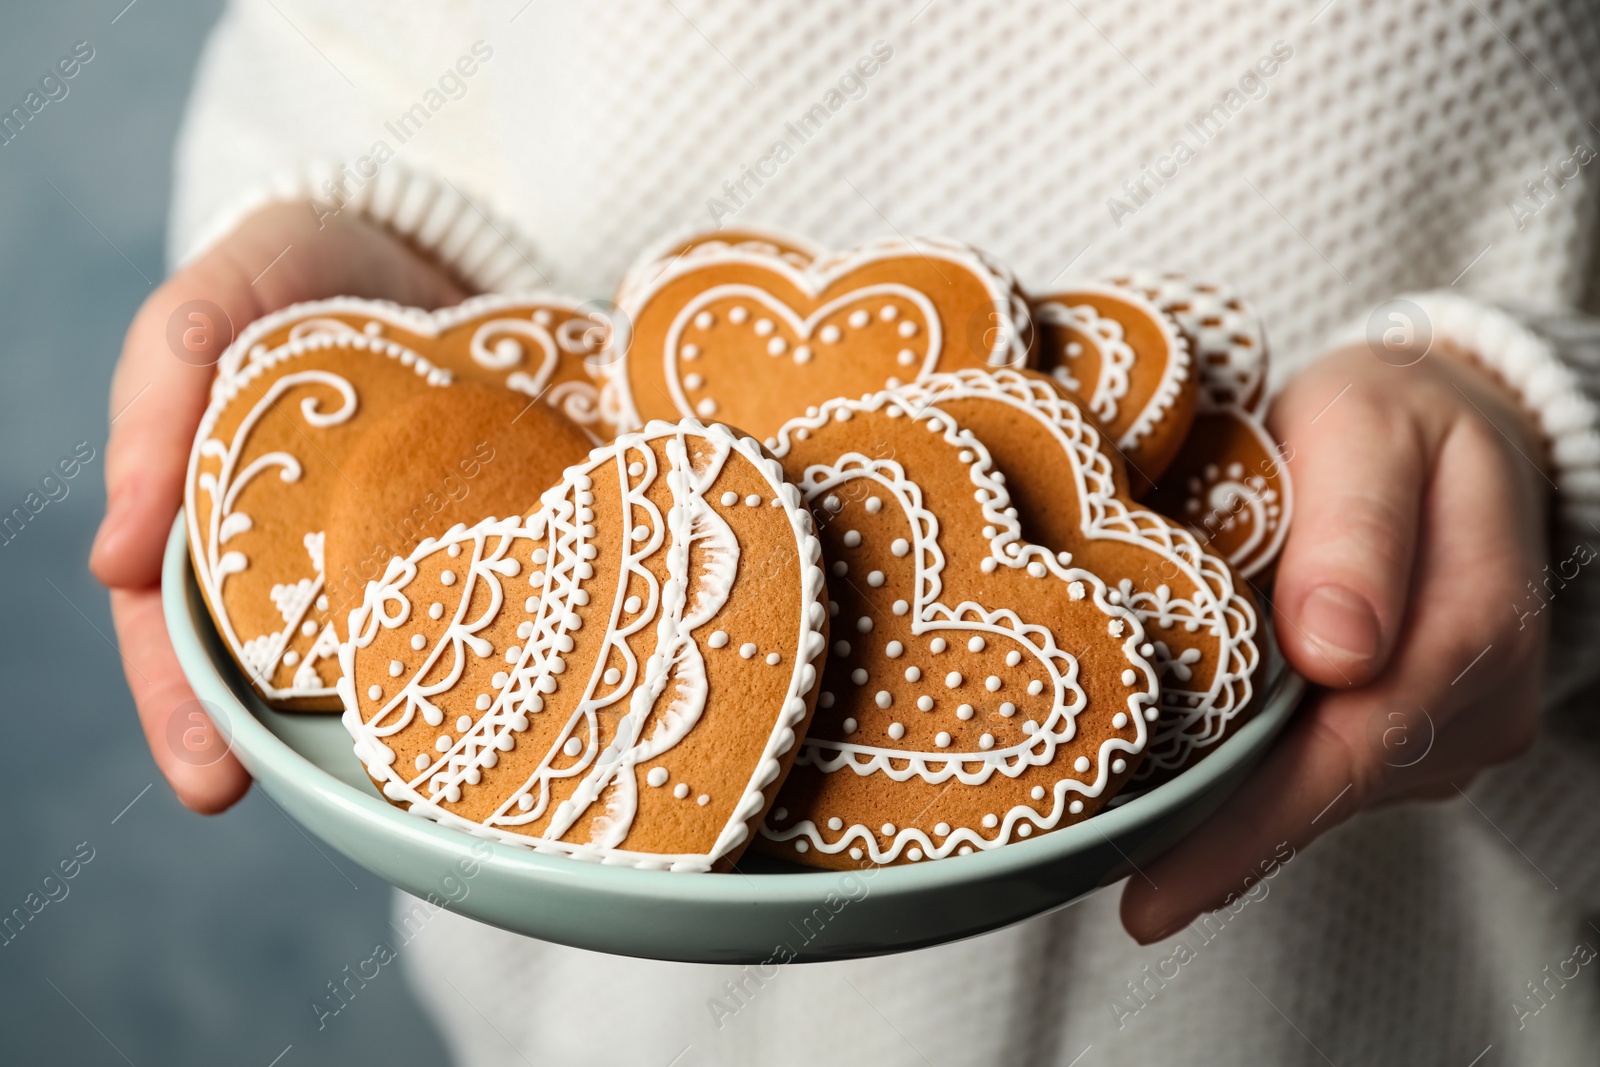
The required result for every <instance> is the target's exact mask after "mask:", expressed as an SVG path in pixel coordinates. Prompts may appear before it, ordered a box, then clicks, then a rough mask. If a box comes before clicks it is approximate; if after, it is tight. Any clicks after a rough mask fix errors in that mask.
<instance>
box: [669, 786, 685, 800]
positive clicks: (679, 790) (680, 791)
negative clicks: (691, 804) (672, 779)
mask: <svg viewBox="0 0 1600 1067" xmlns="http://www.w3.org/2000/svg"><path fill="white" fill-rule="evenodd" d="M672 795H673V796H675V797H677V798H678V799H679V800H683V799H684V798H685V797H687V796H688V795H689V783H688V782H679V783H678V784H677V785H675V786H673V787H672Z"/></svg>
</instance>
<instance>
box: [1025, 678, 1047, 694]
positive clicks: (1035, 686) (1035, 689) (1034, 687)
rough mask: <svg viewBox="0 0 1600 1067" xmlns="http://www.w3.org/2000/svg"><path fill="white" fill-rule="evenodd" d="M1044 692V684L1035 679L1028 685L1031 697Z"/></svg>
mask: <svg viewBox="0 0 1600 1067" xmlns="http://www.w3.org/2000/svg"><path fill="white" fill-rule="evenodd" d="M1042 692H1044V683H1043V682H1041V681H1039V679H1037V678H1035V679H1034V680H1033V681H1031V682H1029V683H1028V695H1029V696H1031V697H1036V696H1038V695H1039V694H1040V693H1042Z"/></svg>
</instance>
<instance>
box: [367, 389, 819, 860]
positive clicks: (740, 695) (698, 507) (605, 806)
mask: <svg viewBox="0 0 1600 1067" xmlns="http://www.w3.org/2000/svg"><path fill="white" fill-rule="evenodd" d="M811 531H812V525H811V519H810V516H809V515H808V514H807V512H806V510H805V508H804V507H803V505H802V504H801V503H800V497H799V494H798V493H797V492H796V491H795V489H794V487H793V486H791V485H788V484H787V483H785V481H784V478H783V472H782V470H781V468H780V467H779V466H778V464H777V463H775V462H774V461H773V460H771V459H770V458H768V457H767V456H766V455H765V454H764V453H763V452H762V450H761V446H760V445H758V444H757V443H756V442H755V441H754V440H752V439H750V438H741V437H738V436H736V435H735V434H733V433H732V432H731V431H729V430H728V429H726V428H725V427H721V426H710V427H702V426H701V425H699V424H698V423H696V422H694V421H693V420H685V421H684V422H682V423H680V424H672V423H662V422H657V423H651V424H650V425H649V426H648V427H646V428H645V430H644V431H643V432H641V433H635V434H625V435H623V436H621V437H619V438H617V440H616V441H615V442H613V443H612V444H610V445H607V446H605V447H603V448H599V449H596V450H595V451H594V452H593V453H591V454H590V457H589V459H588V460H587V461H586V462H584V463H582V464H580V465H578V466H575V467H572V468H570V469H569V470H568V471H567V473H566V476H565V478H564V479H563V480H562V482H561V484H559V485H558V486H555V487H553V488H551V489H550V490H548V491H547V492H546V493H545V494H544V498H543V502H542V504H541V506H540V507H539V508H538V509H537V510H535V511H533V512H531V513H530V514H529V515H527V516H526V517H525V518H524V517H513V518H509V519H487V520H484V521H483V522H480V523H479V524H478V525H476V526H473V527H465V526H458V527H456V528H454V529H452V530H450V531H449V532H448V533H447V534H445V535H444V536H443V537H441V538H437V539H434V538H430V539H428V540H426V541H424V542H423V543H422V544H421V545H420V546H419V547H418V548H417V549H416V551H414V552H412V553H411V555H410V556H408V557H407V558H405V559H395V560H393V561H391V562H390V564H389V567H388V570H387V572H386V573H385V575H384V577H383V579H382V581H381V582H375V583H373V584H372V585H371V586H369V587H368V591H367V597H366V601H365V602H364V604H363V605H362V607H361V608H359V609H358V610H357V611H356V612H354V613H353V614H352V615H351V619H350V629H351V637H350V640H349V641H348V642H346V643H345V644H344V645H343V646H342V647H341V649H340V653H339V655H340V664H341V668H342V672H343V673H342V676H341V678H340V681H339V692H340V695H341V697H342V698H343V701H344V705H345V714H344V723H345V726H346V727H347V728H348V729H349V731H350V733H351V735H352V736H353V737H354V739H355V751H356V754H357V756H359V757H360V759H361V761H362V763H363V764H365V766H366V768H367V771H368V773H369V774H370V775H371V776H372V777H373V779H374V780H375V781H376V782H377V783H378V784H379V785H380V787H381V789H382V791H383V794H384V796H385V797H387V798H388V799H389V800H390V801H392V802H393V803H395V804H398V805H401V806H403V807H407V808H408V809H409V810H411V811H412V812H415V813H416V814H418V815H422V816H424V817H426V818H429V819H433V820H436V821H438V822H441V823H444V824H446V825H451V826H458V827H461V828H463V829H466V830H469V831H470V832H472V833H475V834H480V835H485V836H489V837H493V838H495V839H497V840H500V841H503V842H507V843H514V844H519V845H525V846H528V847H531V848H534V849H536V850H538V851H542V852H553V853H561V854H566V855H571V856H577V857H580V858H584V859H592V860H598V861H600V862H605V863H618V864H627V865H631V866H636V867H650V868H662V869H672V870H709V869H714V868H715V869H726V868H727V867H729V866H731V864H732V863H733V861H734V860H736V859H737V857H738V855H739V853H740V851H741V850H742V849H743V847H744V846H745V844H746V843H747V841H748V839H749V836H750V833H751V832H752V830H753V828H754V826H756V825H757V824H758V823H759V820H760V818H761V816H762V813H763V812H764V811H765V810H766V808H767V806H768V803H769V802H770V800H771V798H772V797H773V796H774V795H775V794H776V792H777V790H778V788H779V786H780V785H781V783H782V781H783V778H784V775H785V773H786V771H787V769H788V767H789V764H790V762H791V761H792V760H793V758H794V752H795V747H796V741H797V738H798V737H799V735H800V734H801V733H803V731H804V730H805V726H806V722H807V719H808V718H809V716H810V714H811V708H812V704H813V702H814V699H815V690H816V685H815V683H816V680H817V673H818V669H819V667H820V663H821V659H822V657H823V655H824V653H825V645H826V626H827V615H826V612H825V610H824V607H823V604H824V602H825V592H824V579H823V574H822V571H821V569H820V567H819V565H818V559H819V552H820V550H819V546H818V543H817V540H816V538H815V536H814V535H813V534H812V532H811Z"/></svg>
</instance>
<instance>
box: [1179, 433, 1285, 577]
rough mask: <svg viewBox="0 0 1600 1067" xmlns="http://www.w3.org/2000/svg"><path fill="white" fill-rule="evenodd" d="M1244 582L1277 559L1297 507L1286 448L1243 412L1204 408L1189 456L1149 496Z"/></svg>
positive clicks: (1189, 445) (1184, 455) (1186, 449)
mask: <svg viewBox="0 0 1600 1067" xmlns="http://www.w3.org/2000/svg"><path fill="white" fill-rule="evenodd" d="M1147 499H1148V501H1149V503H1150V505H1151V506H1152V507H1154V508H1156V509H1158V510H1160V511H1163V512H1165V513H1166V514H1168V515H1171V516H1172V517H1173V518H1175V519H1178V520H1179V521H1181V522H1183V523H1184V524H1185V525H1187V526H1188V527H1189V528H1190V529H1191V530H1193V531H1194V532H1195V535H1196V536H1197V537H1199V538H1200V541H1201V543H1202V544H1204V545H1206V546H1207V547H1208V548H1210V549H1211V550H1212V551H1214V552H1216V553H1218V554H1220V555H1223V556H1226V557H1227V559H1228V562H1229V563H1231V564H1232V565H1233V566H1234V568H1235V569H1236V570H1238V572H1239V573H1240V574H1242V575H1244V576H1245V577H1246V578H1257V577H1259V576H1260V575H1263V574H1266V573H1268V572H1269V571H1270V570H1271V568H1272V565H1273V564H1274V563H1276V562H1277V559H1278V552H1279V550H1280V549H1281V548H1282V547H1283V541H1284V538H1285V537H1287V536H1288V534H1289V517H1290V515H1291V514H1292V512H1293V506H1294V485H1293V482H1292V481H1291V480H1290V477H1289V464H1288V463H1287V462H1286V459H1285V456H1284V455H1283V451H1282V450H1281V449H1280V448H1279V447H1278V445H1277V443H1276V442H1275V441H1273V440H1272V436H1271V435H1270V434H1269V433H1267V429H1266V427H1265V426H1264V425H1263V424H1262V422H1261V420H1260V419H1259V418H1256V417H1254V416H1252V415H1250V414H1249V413H1248V412H1246V411H1244V409H1242V408H1237V407H1224V408H1213V409H1208V410H1206V411H1202V412H1201V413H1200V415H1199V416H1198V417H1197V418H1196V419H1195V422H1194V428H1193V429H1192V430H1190V431H1189V440H1188V442H1187V443H1186V444H1185V445H1184V450H1183V453H1182V454H1181V455H1180V456H1179V457H1178V459H1177V462H1175V463H1174V464H1173V465H1172V466H1171V467H1170V468H1169V469H1168V470H1167V473H1166V474H1165V475H1164V476H1163V477H1162V479H1161V481H1160V483H1159V484H1158V485H1157V486H1156V487H1155V489H1154V490H1153V491H1152V492H1151V493H1150V494H1149V496H1148V497H1147Z"/></svg>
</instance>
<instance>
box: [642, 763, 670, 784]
mask: <svg viewBox="0 0 1600 1067" xmlns="http://www.w3.org/2000/svg"><path fill="white" fill-rule="evenodd" d="M644 780H645V781H646V782H649V783H650V784H651V785H653V786H655V787H656V788H658V789H659V788H660V787H661V786H664V785H666V784H667V769H666V768H665V767H651V768H650V773H649V774H647V775H645V776H644Z"/></svg>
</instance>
